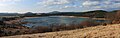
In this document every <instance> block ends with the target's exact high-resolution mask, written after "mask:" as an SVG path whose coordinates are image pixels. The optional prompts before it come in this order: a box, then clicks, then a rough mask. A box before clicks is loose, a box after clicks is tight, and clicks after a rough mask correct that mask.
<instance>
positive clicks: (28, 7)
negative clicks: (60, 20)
mask: <svg viewBox="0 0 120 38" xmlns="http://www.w3.org/2000/svg"><path fill="white" fill-rule="evenodd" d="M117 9H120V0H0V12H13V13H14V12H19V13H25V12H39V13H42V12H51V11H65V12H68V11H70V12H71V11H72V12H83V11H90V10H108V11H110V10H117Z"/></svg>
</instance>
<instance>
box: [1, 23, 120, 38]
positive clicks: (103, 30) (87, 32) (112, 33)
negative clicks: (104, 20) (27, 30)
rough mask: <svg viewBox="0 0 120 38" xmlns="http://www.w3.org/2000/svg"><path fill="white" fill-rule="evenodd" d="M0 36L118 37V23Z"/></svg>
mask: <svg viewBox="0 0 120 38" xmlns="http://www.w3.org/2000/svg"><path fill="white" fill-rule="evenodd" d="M0 38H120V24H112V25H107V26H102V25H101V26H96V27H88V28H83V29H76V30H70V31H59V32H49V33H38V34H27V35H16V36H8V37H0Z"/></svg>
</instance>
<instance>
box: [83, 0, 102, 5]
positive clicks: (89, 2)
mask: <svg viewBox="0 0 120 38" xmlns="http://www.w3.org/2000/svg"><path fill="white" fill-rule="evenodd" d="M99 4H100V2H98V1H93V2H92V1H85V2H84V3H83V4H82V5H83V6H97V5H99Z"/></svg>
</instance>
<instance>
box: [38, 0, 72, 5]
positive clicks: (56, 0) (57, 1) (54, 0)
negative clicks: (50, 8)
mask: <svg viewBox="0 0 120 38" xmlns="http://www.w3.org/2000/svg"><path fill="white" fill-rule="evenodd" d="M67 3H70V2H69V1H68V0H44V1H42V2H38V3H37V4H42V5H45V6H47V5H62V4H67Z"/></svg>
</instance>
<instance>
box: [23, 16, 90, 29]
mask: <svg viewBox="0 0 120 38" xmlns="http://www.w3.org/2000/svg"><path fill="white" fill-rule="evenodd" d="M86 20H91V19H89V18H80V17H60V16H51V17H35V18H25V19H24V20H22V21H23V22H29V23H27V24H23V25H24V26H29V27H31V26H48V25H51V24H66V25H69V24H71V23H74V24H79V23H80V22H82V21H86Z"/></svg>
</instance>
